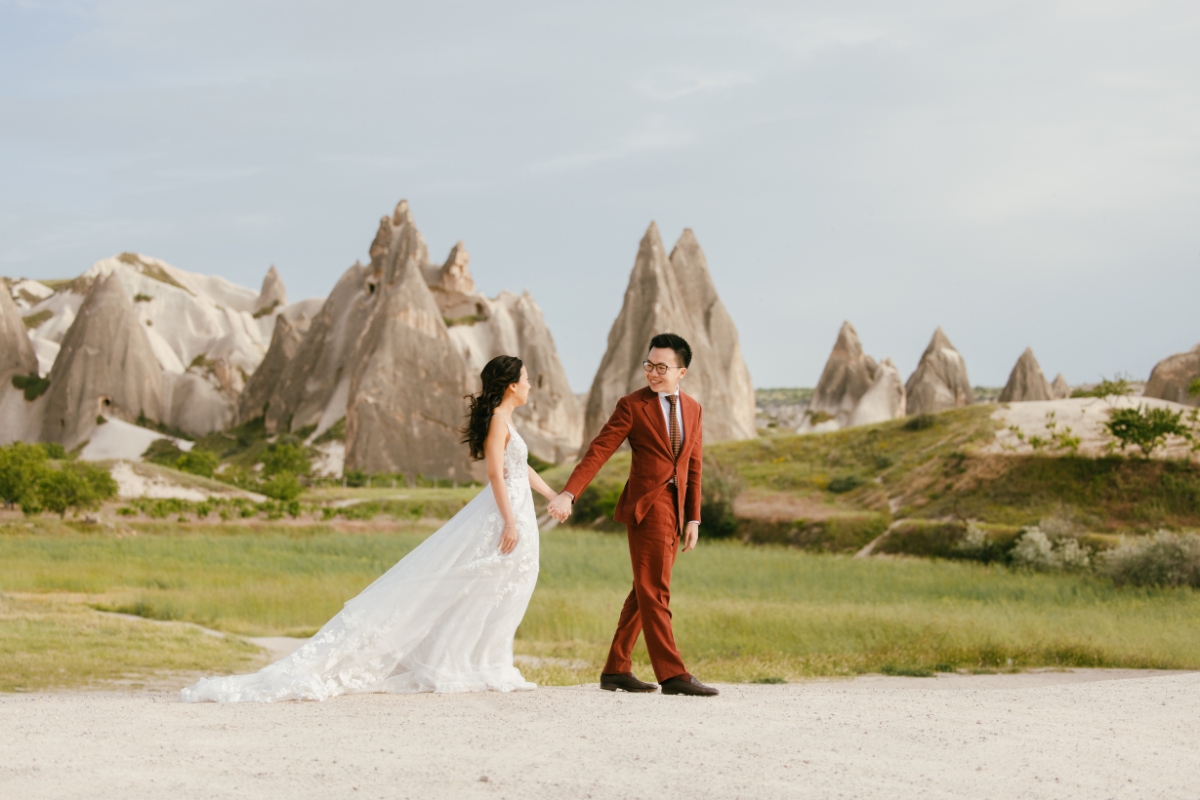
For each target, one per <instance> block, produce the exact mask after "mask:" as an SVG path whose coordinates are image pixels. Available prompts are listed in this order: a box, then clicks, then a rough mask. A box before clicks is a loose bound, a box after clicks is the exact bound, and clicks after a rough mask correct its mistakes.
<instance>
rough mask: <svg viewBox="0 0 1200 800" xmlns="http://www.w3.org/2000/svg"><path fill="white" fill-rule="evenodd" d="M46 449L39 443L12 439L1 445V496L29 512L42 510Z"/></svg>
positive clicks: (0, 498)
mask: <svg viewBox="0 0 1200 800" xmlns="http://www.w3.org/2000/svg"><path fill="white" fill-rule="evenodd" d="M46 460H47V456H46V450H45V449H44V448H42V447H40V446H39V445H30V444H25V443H24V442H13V443H12V444H10V445H8V446H7V447H0V500H3V501H4V505H6V506H14V505H19V506H20V507H21V509H22V510H23V511H25V512H26V513H29V514H33V513H37V512H38V511H40V510H41V502H40V500H39V499H38V483H39V481H40V480H41V478H42V474H43V473H44V472H45V471H46V470H47V469H48V467H47V465H46Z"/></svg>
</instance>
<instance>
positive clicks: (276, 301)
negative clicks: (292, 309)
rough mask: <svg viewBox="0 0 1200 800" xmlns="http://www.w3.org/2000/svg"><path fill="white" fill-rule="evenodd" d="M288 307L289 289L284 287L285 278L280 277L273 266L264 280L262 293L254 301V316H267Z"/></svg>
mask: <svg viewBox="0 0 1200 800" xmlns="http://www.w3.org/2000/svg"><path fill="white" fill-rule="evenodd" d="M286 305H287V289H286V288H285V287H284V285H283V278H280V277H279V272H278V271H277V270H276V269H275V265H274V264H272V265H271V268H270V269H269V270H267V274H266V276H265V277H264V278H263V282H262V291H261V292H259V293H258V299H257V300H255V301H254V316H256V317H261V316H265V315H267V314H270V313H271V312H272V311H274V310H275V309H277V308H283V307H284V306H286Z"/></svg>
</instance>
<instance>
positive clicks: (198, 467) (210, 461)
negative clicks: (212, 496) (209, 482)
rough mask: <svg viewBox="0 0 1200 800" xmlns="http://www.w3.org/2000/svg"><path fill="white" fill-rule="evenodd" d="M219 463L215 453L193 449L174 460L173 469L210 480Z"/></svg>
mask: <svg viewBox="0 0 1200 800" xmlns="http://www.w3.org/2000/svg"><path fill="white" fill-rule="evenodd" d="M159 441H162V440H159ZM219 463H220V462H219V461H218V459H217V454H216V453H213V452H210V451H208V450H202V449H200V448H199V447H193V448H192V449H191V450H189V451H188V452H186V453H184V454H183V455H181V456H180V457H179V458H177V459H176V460H175V469H178V470H181V471H182V472H190V473H192V474H193V475H203V476H204V477H205V478H211V477H212V476H213V472H214V471H215V470H216V468H217V465H218V464H219Z"/></svg>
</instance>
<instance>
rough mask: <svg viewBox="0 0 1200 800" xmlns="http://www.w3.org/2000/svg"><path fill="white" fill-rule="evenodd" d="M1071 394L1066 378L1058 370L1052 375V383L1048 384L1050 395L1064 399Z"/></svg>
mask: <svg viewBox="0 0 1200 800" xmlns="http://www.w3.org/2000/svg"><path fill="white" fill-rule="evenodd" d="M1070 396H1071V384H1069V383H1067V379H1066V378H1064V377H1063V374H1062V373H1061V372H1060V373H1058V374H1057V375H1055V376H1054V383H1052V384H1050V397H1051V398H1052V399H1054V400H1065V399H1066V398H1068V397H1070Z"/></svg>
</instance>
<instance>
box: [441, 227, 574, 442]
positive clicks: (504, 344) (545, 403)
mask: <svg viewBox="0 0 1200 800" xmlns="http://www.w3.org/2000/svg"><path fill="white" fill-rule="evenodd" d="M469 264H470V255H469V254H468V253H467V249H466V246H465V245H464V244H463V243H462V242H459V243H458V244H456V245H455V246H454V248H453V249H452V250H451V251H450V257H449V258H447V259H446V262H445V264H443V265H442V266H441V268H436V269H434V270H432V271H430V272H427V274H426V280H427V281H428V283H429V288H430V289H431V291H432V292H433V297H434V300H435V301H436V302H437V304H438V308H439V309H440V311H441V314H442V317H443V319H444V320H445V321H446V324H447V326H448V327H449V331H450V339H451V340H452V341H453V342H454V344H455V346H456V347H457V348H458V351H459V354H460V355H461V356H462V358H463V361H464V363H465V364H466V369H467V377H468V380H469V382H470V386H471V390H472V391H477V390H478V389H479V373H480V371H481V370H482V369H483V366H484V364H486V363H487V362H488V361H490V360H491V359H492V358H494V357H496V356H498V355H502V354H505V353H512V354H516V355H518V356H519V357H520V358H521V360H522V361H523V362H524V363H525V370H526V372H528V373H529V381H530V383H531V384H532V385H533V391H532V392H530V395H529V402H528V403H526V404H525V405H523V406H521V407H520V408H518V409H517V412H516V423H517V425H518V426H519V427H520V430H521V436H522V437H524V439H525V442H526V444H528V445H529V451H530V452H531V453H533V454H534V455H535V456H537V457H538V458H540V459H542V460H543V461H549V462H551V463H558V462H560V461H562V460H564V459H566V458H569V457H570V456H573V455H575V453H576V452H578V450H579V446H580V444H581V443H582V440H583V407H582V406H581V405H580V404H579V401H578V400H577V399H576V397H575V394H574V393H573V392H572V391H571V386H570V384H569V383H568V382H567V373H566V371H565V370H564V369H563V367H562V362H560V361H559V359H558V350H557V348H555V346H554V339H553V337H552V336H551V335H550V329H549V328H548V327H547V326H546V321H545V319H544V318H543V317H542V310H541V309H540V308H539V307H538V304H537V303H536V302H534V300H533V297H531V296H530V294H529V292H525V293H523V294H520V295H517V294H513V293H512V292H501V293H500V294H499V296H497V297H496V298H495V299H489V298H488V297H485V296H484V295H483V294H480V293H479V292H477V291H475V281H474V280H473V279H472V277H471V272H470V268H469Z"/></svg>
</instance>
